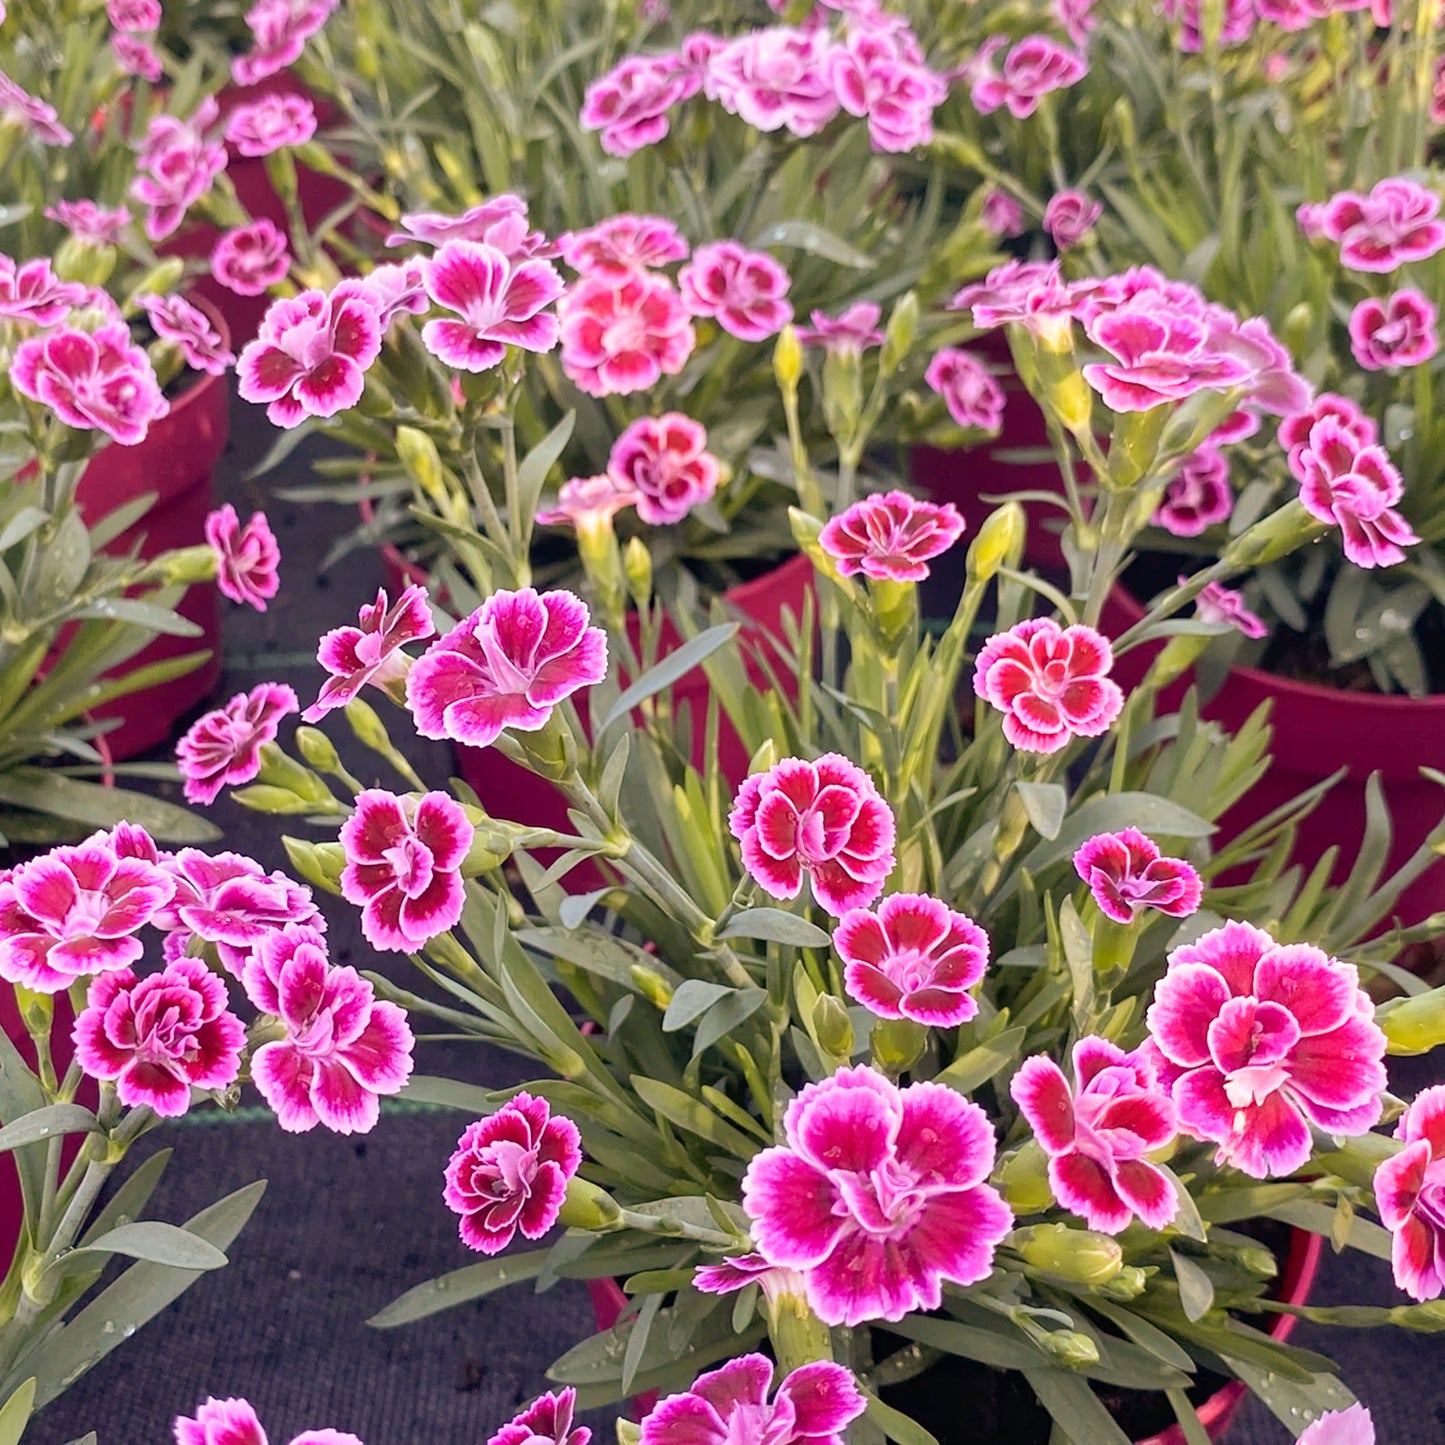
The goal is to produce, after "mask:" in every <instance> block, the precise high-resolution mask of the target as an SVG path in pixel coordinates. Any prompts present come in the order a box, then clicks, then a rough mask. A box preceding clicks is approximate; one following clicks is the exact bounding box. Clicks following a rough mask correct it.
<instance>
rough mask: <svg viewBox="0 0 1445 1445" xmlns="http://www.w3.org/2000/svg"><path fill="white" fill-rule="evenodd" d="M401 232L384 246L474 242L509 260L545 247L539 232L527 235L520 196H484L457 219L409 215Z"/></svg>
mask: <svg viewBox="0 0 1445 1445" xmlns="http://www.w3.org/2000/svg"><path fill="white" fill-rule="evenodd" d="M400 224H401V230H400V231H398V232H396V233H395V234H394V235H390V236H388V237H387V238H386V244H387V245H388V246H405V245H409V244H410V243H411V242H413V241H420V242H422V244H423V245H427V246H444V245H445V244H446V243H447V242H448V241H477V242H480V243H481V244H483V245H486V246H491V247H492V248H493V249H494V250H497V251H501V252H502V253H503V254H504V255H505V256H507V257H509V258H515V257H518V256H530V255H534V254H537V252H538V251H539V250H540V249H543V248H544V247H545V244H546V238H545V237H544V236H543V235H542V233H541V232H540V231H529V230H528V229H527V227H528V225H529V222H528V219H527V203H526V201H524V200H523V199H522V198H521V196H514V195H512V194H511V193H510V192H502V193H500V194H498V195H495V196H488V197H487V199H486V200H485V201H479V202H478V203H477V204H476V205H475V206H470V207H468V208H467V209H466V210H465V211H463V212H462V214H461V215H460V216H451V215H447V214H445V213H444V212H442V211H411V212H408V213H407V214H405V215H403V216H402V218H401V223H400Z"/></svg>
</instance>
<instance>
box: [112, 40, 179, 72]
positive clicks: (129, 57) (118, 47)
mask: <svg viewBox="0 0 1445 1445" xmlns="http://www.w3.org/2000/svg"><path fill="white" fill-rule="evenodd" d="M110 53H111V54H112V55H113V56H114V57H115V63H116V66H117V67H118V68H119V69H120V71H121V72H122V74H125V75H134V76H136V77H137V78H138V79H140V80H144V81H145V82H146V83H147V84H148V85H158V84H159V83H160V81H161V79H162V78H163V77H164V75H165V73H166V67H165V63H164V62H163V61H162V60H161V57H160V55H159V53H158V52H157V51H156V49H155V47H154V46H153V45H150V44H148V43H147V42H146V41H144V40H142V39H141V38H140V36H139V35H125V34H121V33H117V34H114V35H112V36H111V37H110Z"/></svg>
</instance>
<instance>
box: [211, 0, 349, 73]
mask: <svg viewBox="0 0 1445 1445" xmlns="http://www.w3.org/2000/svg"><path fill="white" fill-rule="evenodd" d="M338 3H339V0H259V3H257V4H255V5H253V6H252V7H251V8H250V9H249V10H248V11H246V25H247V26H248V28H249V29H250V31H251V48H250V50H248V51H247V52H246V53H245V54H244V55H238V56H236V57H235V58H234V59H233V60H232V61H231V79H232V80H234V81H235V82H236V84H237V85H240V86H247V85H255V84H256V82H257V81H259V80H264V79H265V78H266V77H267V76H268V75H276V74H278V73H279V72H280V71H282V70H285V69H286V67H287V66H289V65H291V64H293V63H294V62H295V61H297V60H299V59H300V58H301V52H302V50H304V49H305V48H306V42H307V41H308V40H309V39H310V38H311V37H312V36H313V35H315V34H316V32H317V31H318V30H320V29H321V27H322V26H323V25H324V24H325V23H326V19H327V17H328V16H329V15H330V14H331V12H332V11H333V10H335V9H336V6H337V4H338Z"/></svg>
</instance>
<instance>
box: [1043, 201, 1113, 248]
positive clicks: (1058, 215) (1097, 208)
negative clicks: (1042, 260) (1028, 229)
mask: <svg viewBox="0 0 1445 1445" xmlns="http://www.w3.org/2000/svg"><path fill="white" fill-rule="evenodd" d="M1103 214H1104V207H1103V206H1102V205H1101V204H1100V203H1099V202H1098V201H1094V200H1090V199H1089V197H1088V196H1086V195H1085V194H1084V192H1083V191H1059V192H1058V193H1057V194H1055V195H1053V196H1050V197H1049V203H1048V205H1047V206H1045V207H1044V230H1046V231H1047V232H1048V233H1049V235H1050V236H1051V237H1052V238H1053V242H1054V246H1055V247H1056V248H1057V249H1058V250H1060V251H1068V250H1072V249H1073V247H1075V246H1077V245H1078V244H1079V242H1080V241H1082V240H1083V239H1084V237H1085V236H1087V235H1088V234H1089V232H1090V231H1092V230H1093V229H1094V223H1095V222H1096V221H1097V220H1098V219H1099V217H1100V216H1102V215H1103Z"/></svg>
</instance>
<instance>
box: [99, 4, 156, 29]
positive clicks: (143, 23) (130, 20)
mask: <svg viewBox="0 0 1445 1445" xmlns="http://www.w3.org/2000/svg"><path fill="white" fill-rule="evenodd" d="M105 16H106V19H107V20H109V21H110V23H111V24H112V25H113V26H115V28H116V29H117V30H124V31H126V32H128V33H129V34H133V35H146V34H149V32H150V31H152V30H157V29H159V28H160V23H161V0H106V3H105Z"/></svg>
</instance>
